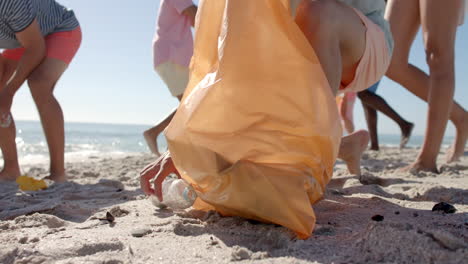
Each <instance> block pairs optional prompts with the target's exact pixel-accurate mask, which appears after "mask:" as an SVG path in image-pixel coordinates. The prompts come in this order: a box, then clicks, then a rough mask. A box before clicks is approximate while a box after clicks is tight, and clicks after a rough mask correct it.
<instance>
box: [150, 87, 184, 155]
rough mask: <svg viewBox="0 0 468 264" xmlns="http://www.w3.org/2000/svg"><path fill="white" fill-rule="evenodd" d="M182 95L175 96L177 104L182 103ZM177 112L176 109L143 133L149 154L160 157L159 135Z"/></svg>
mask: <svg viewBox="0 0 468 264" xmlns="http://www.w3.org/2000/svg"><path fill="white" fill-rule="evenodd" d="M182 96H183V95H182V94H181V95H178V96H177V99H179V102H180V101H182ZM176 112H177V108H176V109H174V111H172V113H170V114H169V115H168V116H167V117H166V118H164V120H163V121H161V122H159V123H158V124H157V125H156V126H154V127H152V128H150V129H148V130H146V131H145V132H143V136H144V138H145V140H146V144H147V145H148V147H149V148H150V150H151V152H152V153H153V154H156V156H158V157H159V156H161V153H159V149H158V136H159V134H161V133H162V132H163V131H164V129H166V127H167V126H168V125H169V124H170V123H171V120H172V118H174V115H175V113H176Z"/></svg>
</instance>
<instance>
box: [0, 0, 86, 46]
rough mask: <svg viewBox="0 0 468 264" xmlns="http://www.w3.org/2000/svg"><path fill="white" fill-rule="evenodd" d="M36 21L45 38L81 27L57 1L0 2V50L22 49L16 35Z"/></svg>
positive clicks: (73, 16) (71, 12)
mask: <svg viewBox="0 0 468 264" xmlns="http://www.w3.org/2000/svg"><path fill="white" fill-rule="evenodd" d="M34 19H37V22H38V23H39V27H40V29H41V32H42V35H43V36H47V35H49V34H52V33H56V32H63V31H71V30H74V29H76V28H77V27H78V26H79V23H78V20H77V19H76V17H75V14H74V13H73V11H72V10H69V9H67V8H65V7H64V6H62V5H60V4H59V3H57V2H56V1H55V0H0V48H2V49H14V48H19V47H21V44H20V43H19V42H18V40H17V39H16V36H15V33H18V32H21V31H23V30H25V29H26V28H27V27H28V26H29V25H31V23H32V22H33V21H34Z"/></svg>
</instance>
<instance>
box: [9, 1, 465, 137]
mask: <svg viewBox="0 0 468 264" xmlns="http://www.w3.org/2000/svg"><path fill="white" fill-rule="evenodd" d="M58 2H60V3H61V4H63V5H65V6H67V7H69V8H72V9H73V10H74V11H75V13H76V15H77V17H78V19H79V21H80V24H81V28H82V31H83V42H82V46H81V48H80V50H79V51H78V54H77V56H76V57H75V59H74V61H73V62H72V64H71V65H70V67H69V68H68V70H67V71H66V72H65V73H64V75H63V76H62V78H61V80H60V81H59V83H58V84H57V86H56V88H55V95H56V97H57V99H58V100H59V102H60V103H61V105H62V108H63V110H64V114H65V120H66V121H67V122H93V123H117V124H145V125H148V126H150V125H152V124H154V123H156V122H157V121H159V120H161V119H162V118H163V117H165V116H166V115H167V114H168V113H169V112H170V111H171V110H172V109H174V108H175V107H176V106H177V100H176V99H174V98H173V97H172V96H171V95H170V93H169V91H168V89H167V88H166V86H165V85H164V83H163V82H162V81H161V79H160V78H159V77H158V75H157V74H156V73H155V71H154V70H153V64H152V39H153V34H154V29H155V19H156V14H157V10H158V7H159V1H157V0H138V1H129V0H98V1H96V0H59V1H58ZM196 2H198V1H196ZM466 47H468V25H466V24H465V25H463V26H461V27H459V30H458V33H457V43H456V90H455V99H456V100H457V101H458V103H460V104H461V105H462V106H463V107H464V108H465V109H466V108H468V99H467V98H468V63H467V62H468V51H467V50H466ZM410 62H411V63H413V64H414V65H416V66H418V67H420V68H421V69H422V70H424V71H426V72H427V66H426V62H425V54H424V48H423V44H422V38H421V34H420V33H419V34H418V36H417V38H416V40H415V42H414V45H413V48H412V52H411V57H410ZM378 94H379V95H381V96H382V97H383V98H385V99H386V100H387V102H388V103H389V104H390V105H391V106H393V107H394V109H395V110H396V111H397V112H399V113H400V114H401V115H402V116H403V117H404V118H405V119H407V120H409V121H411V122H414V123H415V124H416V127H415V134H417V135H423V133H424V130H425V128H426V113H427V104H426V103H424V102H423V101H421V100H419V99H418V98H416V97H415V96H413V95H412V94H411V93H409V92H408V91H407V90H406V89H405V88H403V87H401V86H399V85H398V84H396V83H394V82H392V81H390V80H389V79H387V78H384V80H383V81H382V82H381V85H380V87H379V90H378ZM12 113H13V115H14V117H15V119H17V120H38V114H37V111H36V108H35V106H34V102H33V101H32V98H31V95H30V92H29V89H28V87H26V86H23V87H22V88H21V89H20V91H19V92H18V94H17V95H16V96H15V99H14V104H13V109H12ZM354 115H355V120H356V121H355V122H356V126H357V128H366V124H365V119H364V114H363V110H362V107H361V104H360V103H359V102H358V103H357V104H356V107H355V113H354ZM379 133H383V134H399V133H400V131H399V128H398V126H397V125H396V124H395V123H393V122H392V121H391V120H390V119H388V118H386V117H385V116H383V115H382V114H380V115H379ZM453 134H454V128H453V126H452V125H451V124H450V125H449V127H448V131H447V135H453Z"/></svg>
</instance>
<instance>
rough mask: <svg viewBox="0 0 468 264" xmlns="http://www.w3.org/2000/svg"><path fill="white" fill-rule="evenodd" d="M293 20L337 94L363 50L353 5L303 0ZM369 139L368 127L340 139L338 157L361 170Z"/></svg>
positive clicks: (361, 29)
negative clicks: (363, 154) (362, 158)
mask: <svg viewBox="0 0 468 264" xmlns="http://www.w3.org/2000/svg"><path fill="white" fill-rule="evenodd" d="M337 18H339V19H337ZM296 23H297V24H298V26H299V28H300V29H301V30H302V32H303V33H304V35H305V36H306V38H307V40H308V41H309V42H310V44H311V45H312V47H313V48H314V50H315V52H316V54H317V57H318V59H319V61H320V64H321V65H322V67H323V70H324V72H325V75H326V76H327V79H328V82H329V83H330V88H331V90H332V93H333V94H334V95H336V93H337V91H338V89H339V87H340V84H343V85H347V84H349V83H351V81H352V80H353V79H354V77H355V72H356V68H357V65H358V63H359V61H360V59H361V57H362V55H363V54H364V50H365V42H366V37H365V33H366V28H365V26H364V25H363V24H362V21H361V19H360V18H359V16H358V15H357V14H356V13H355V12H354V10H353V9H351V8H350V7H349V6H347V5H344V4H342V3H340V2H338V1H335V0H325V1H324V0H316V1H313V0H303V1H302V2H301V4H300V5H299V7H298V9H297V15H296ZM368 142H369V134H368V133H367V131H357V132H355V133H353V134H351V135H349V136H346V137H344V138H343V139H342V142H341V145H340V151H339V152H340V154H339V155H338V157H339V158H341V159H343V160H344V161H345V162H346V163H347V166H348V169H349V171H350V173H352V174H357V175H359V174H360V161H361V156H362V153H363V152H364V150H365V149H366V148H367V144H368Z"/></svg>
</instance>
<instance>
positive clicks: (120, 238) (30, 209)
mask: <svg viewBox="0 0 468 264" xmlns="http://www.w3.org/2000/svg"><path fill="white" fill-rule="evenodd" d="M417 151H418V150H417V149H406V150H403V151H400V150H399V149H396V148H384V149H383V150H381V151H380V152H367V153H366V154H365V155H364V160H363V167H364V172H365V175H366V177H365V179H367V181H368V182H367V184H366V185H363V184H362V183H361V182H360V181H359V180H358V179H357V178H356V177H353V176H350V175H348V174H347V172H346V170H345V167H344V164H343V163H342V162H338V164H337V166H336V170H335V176H334V178H333V180H332V181H331V183H330V184H329V186H328V189H327V192H326V195H325V197H324V199H323V200H322V201H320V202H319V203H317V204H316V205H314V209H315V212H316V215H317V227H316V229H315V231H314V235H313V237H311V238H310V239H308V240H305V241H303V240H297V239H295V238H294V236H293V235H292V234H291V232H289V231H288V230H286V229H285V228H283V227H279V226H274V225H267V224H262V223H258V222H255V221H248V220H245V219H242V218H238V217H221V216H219V215H218V214H217V213H214V212H209V213H204V212H199V211H193V210H192V211H189V210H188V211H184V212H172V211H170V210H158V209H157V208H155V207H154V206H153V205H152V204H151V203H150V201H149V200H147V199H146V197H145V195H144V194H143V193H142V192H141V191H140V190H139V179H138V172H139V171H140V170H141V169H142V168H143V167H144V166H145V165H146V164H148V163H150V162H151V161H153V160H154V158H153V157H151V156H149V155H138V156H129V157H125V158H99V157H90V158H88V159H87V160H85V161H82V162H74V163H69V164H67V170H68V172H69V176H70V180H71V182H68V183H65V184H60V185H55V186H52V187H50V188H49V189H47V190H43V191H38V192H20V191H18V190H17V186H16V185H15V184H6V183H1V184H0V219H2V221H0V263H4V264H9V263H108V264H110V263H227V262H239V263H251V262H253V263H376V262H380V263H466V261H467V260H468V157H466V156H465V157H464V158H463V159H462V161H461V162H459V163H456V164H453V165H449V166H447V165H444V166H443V168H442V171H443V172H442V174H440V175H436V174H432V173H419V174H409V173H398V172H396V169H398V168H400V167H402V166H404V165H407V164H408V163H409V162H411V161H412V160H414V158H415V156H416V154H417ZM440 156H441V158H443V155H440ZM440 164H442V160H441V161H440ZM45 168H46V164H44V165H34V167H30V168H26V171H28V170H29V174H31V175H37V174H41V173H43V172H45ZM284 198H285V199H287V198H288V197H284ZM442 201H443V202H448V203H450V204H452V205H454V206H455V208H456V209H457V211H456V213H455V214H444V213H441V212H432V211H431V209H432V207H433V206H434V205H435V204H436V203H439V202H442ZM107 212H110V213H111V214H112V216H113V217H115V219H114V221H112V222H109V221H107V220H99V219H100V218H101V219H105V218H106V213H107ZM375 215H380V216H383V220H382V221H374V220H372V218H374V219H377V220H381V219H379V218H381V217H374V216H375ZM463 259H464V260H463Z"/></svg>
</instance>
